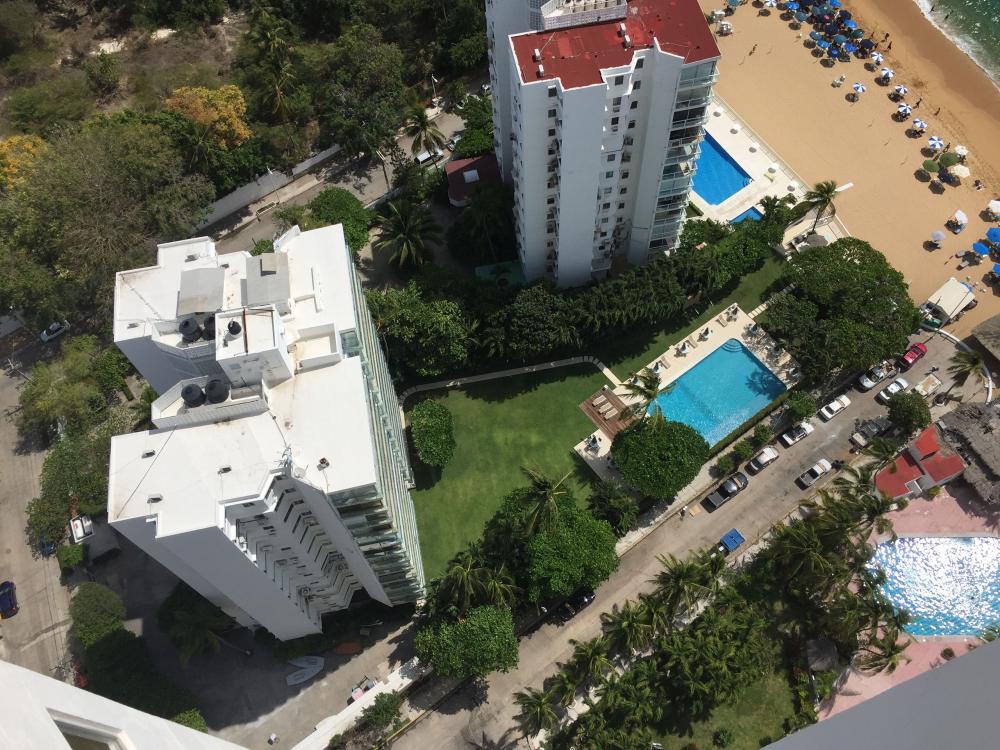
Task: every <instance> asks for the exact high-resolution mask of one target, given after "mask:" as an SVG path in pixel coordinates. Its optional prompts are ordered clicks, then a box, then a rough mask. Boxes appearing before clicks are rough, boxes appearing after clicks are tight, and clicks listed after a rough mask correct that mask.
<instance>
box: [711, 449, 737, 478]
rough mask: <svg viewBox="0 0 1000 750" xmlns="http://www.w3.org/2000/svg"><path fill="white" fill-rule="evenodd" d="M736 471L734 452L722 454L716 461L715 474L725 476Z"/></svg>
mask: <svg viewBox="0 0 1000 750" xmlns="http://www.w3.org/2000/svg"><path fill="white" fill-rule="evenodd" d="M734 471H736V456H734V455H733V454H732V453H726V454H724V455H721V456H719V457H718V459H716V461H715V475H716V476H720V477H724V476H727V475H729V474H732V473H733V472H734Z"/></svg>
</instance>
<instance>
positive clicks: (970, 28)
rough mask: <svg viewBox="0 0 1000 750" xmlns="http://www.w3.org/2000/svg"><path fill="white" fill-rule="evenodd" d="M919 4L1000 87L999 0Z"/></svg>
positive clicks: (929, 0)
mask: <svg viewBox="0 0 1000 750" xmlns="http://www.w3.org/2000/svg"><path fill="white" fill-rule="evenodd" d="M916 3H917V5H919V6H920V9H921V10H922V11H923V12H924V15H925V16H927V17H928V18H929V19H930V20H931V22H932V23H934V25H935V26H937V27H938V28H939V29H941V30H942V31H943V32H944V33H945V34H947V35H948V36H949V37H950V38H951V39H952V41H954V42H955V44H957V45H958V46H959V47H960V48H961V49H962V50H963V51H964V52H965V53H966V54H968V55H970V56H971V57H972V59H973V60H975V61H976V62H977V63H979V65H980V67H982V68H983V69H984V70H985V71H986V73H987V75H989V77H990V78H992V79H993V82H994V83H995V84H996V85H997V87H998V88H1000V0H916ZM932 7H933V8H934V12H933V13H931V8H932ZM946 16H947V20H945V17H946Z"/></svg>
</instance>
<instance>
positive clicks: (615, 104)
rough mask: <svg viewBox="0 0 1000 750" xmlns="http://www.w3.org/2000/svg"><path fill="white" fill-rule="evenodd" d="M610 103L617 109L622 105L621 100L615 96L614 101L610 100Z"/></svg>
mask: <svg viewBox="0 0 1000 750" xmlns="http://www.w3.org/2000/svg"><path fill="white" fill-rule="evenodd" d="M611 103H612V104H613V105H614V106H616V107H617V106H619V105H620V104H621V103H622V98H621V97H620V96H616V97H615V98H614V99H612V100H611Z"/></svg>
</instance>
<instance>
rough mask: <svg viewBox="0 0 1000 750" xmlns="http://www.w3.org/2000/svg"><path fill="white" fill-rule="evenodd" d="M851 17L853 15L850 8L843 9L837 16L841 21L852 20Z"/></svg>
mask: <svg viewBox="0 0 1000 750" xmlns="http://www.w3.org/2000/svg"><path fill="white" fill-rule="evenodd" d="M851 17H852V16H851V11H849V10H842V11H840V13H838V14H837V18H839V19H840V20H841V21H850V20H851Z"/></svg>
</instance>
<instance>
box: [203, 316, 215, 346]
mask: <svg viewBox="0 0 1000 750" xmlns="http://www.w3.org/2000/svg"><path fill="white" fill-rule="evenodd" d="M202 325H203V327H204V329H205V331H204V333H203V334H202V335H203V336H204V337H205V340H206V341H214V340H215V316H214V315H209V316H208V317H207V318H205V322H204V323H203V324H202Z"/></svg>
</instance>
